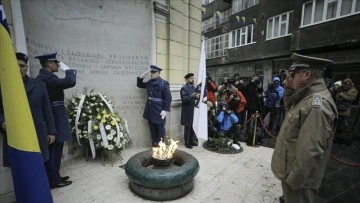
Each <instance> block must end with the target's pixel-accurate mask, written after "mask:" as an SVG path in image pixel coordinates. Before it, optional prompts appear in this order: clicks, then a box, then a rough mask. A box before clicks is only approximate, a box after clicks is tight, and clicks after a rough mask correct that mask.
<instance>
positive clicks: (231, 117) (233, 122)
mask: <svg viewBox="0 0 360 203" xmlns="http://www.w3.org/2000/svg"><path fill="white" fill-rule="evenodd" d="M216 119H217V122H218V124H219V126H218V128H219V132H218V135H219V136H226V137H230V136H233V143H234V144H236V145H238V146H239V147H240V142H239V138H240V125H239V124H237V122H238V121H239V119H238V117H237V116H236V115H235V113H234V112H233V111H232V110H230V109H229V106H228V104H227V103H226V102H225V101H222V102H220V112H219V114H218V115H217V117H216Z"/></svg>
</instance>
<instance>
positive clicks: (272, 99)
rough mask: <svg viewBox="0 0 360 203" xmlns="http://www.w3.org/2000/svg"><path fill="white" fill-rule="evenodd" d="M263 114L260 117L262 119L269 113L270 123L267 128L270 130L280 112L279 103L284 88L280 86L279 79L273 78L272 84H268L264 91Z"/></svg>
mask: <svg viewBox="0 0 360 203" xmlns="http://www.w3.org/2000/svg"><path fill="white" fill-rule="evenodd" d="M264 95H265V98H266V100H265V104H264V112H263V114H262V115H261V117H262V118H263V119H264V118H265V117H266V115H267V114H268V113H269V112H270V122H269V125H268V128H269V129H270V130H272V128H273V125H274V123H275V120H276V118H277V116H278V115H279V112H280V101H281V99H282V97H283V96H284V88H283V87H281V86H280V78H279V77H274V79H273V83H269V84H268V86H267V87H266V89H265V93H264Z"/></svg>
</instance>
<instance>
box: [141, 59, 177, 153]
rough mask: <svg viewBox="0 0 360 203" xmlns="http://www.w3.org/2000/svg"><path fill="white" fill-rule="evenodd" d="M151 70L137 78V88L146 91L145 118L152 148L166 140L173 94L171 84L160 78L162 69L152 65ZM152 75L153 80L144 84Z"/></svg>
mask: <svg viewBox="0 0 360 203" xmlns="http://www.w3.org/2000/svg"><path fill="white" fill-rule="evenodd" d="M150 68H151V70H149V71H146V72H145V73H143V74H142V75H140V76H139V77H137V84H136V85H137V87H138V88H143V89H146V92H147V94H148V99H147V101H146V105H145V109H144V114H143V117H144V118H145V119H146V120H148V123H149V128H150V133H151V139H152V146H153V147H157V146H158V143H159V142H160V141H161V140H164V138H165V123H166V114H167V113H168V112H170V104H171V100H172V97H171V93H170V86H169V83H168V82H167V81H166V80H164V79H162V78H161V77H160V71H162V69H161V68H159V67H157V66H154V65H151V66H150ZM148 73H151V79H150V80H149V81H147V82H144V78H145V76H146V75H147V74H148Z"/></svg>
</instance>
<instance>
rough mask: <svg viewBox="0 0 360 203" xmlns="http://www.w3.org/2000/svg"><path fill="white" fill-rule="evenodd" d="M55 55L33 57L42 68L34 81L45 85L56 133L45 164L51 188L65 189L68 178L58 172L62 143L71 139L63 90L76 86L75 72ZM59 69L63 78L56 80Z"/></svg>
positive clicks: (68, 182) (68, 183) (69, 182)
mask: <svg viewBox="0 0 360 203" xmlns="http://www.w3.org/2000/svg"><path fill="white" fill-rule="evenodd" d="M56 55H57V53H50V54H44V55H40V56H36V57H35V58H37V59H39V60H40V64H41V67H42V69H40V71H39V75H38V76H37V77H36V80H38V81H42V82H44V83H45V84H46V88H47V91H48V94H49V99H50V103H51V108H52V112H53V115H54V121H55V125H56V131H57V135H56V139H55V143H54V144H52V145H49V153H50V159H49V161H47V163H46V171H47V173H48V179H49V183H50V187H51V188H59V187H65V186H68V185H70V184H71V183H72V181H69V176H64V177H61V176H60V172H59V171H60V165H61V156H62V152H63V147H64V142H65V141H70V140H71V138H72V137H71V130H70V125H69V120H68V117H67V113H66V108H65V105H64V97H65V95H64V89H68V88H71V87H74V86H75V85H76V70H73V69H70V68H69V67H68V66H67V65H65V64H64V63H63V62H60V61H58V60H57V58H56ZM59 68H60V69H61V70H63V71H64V72H65V74H66V75H65V78H58V77H57V76H56V75H55V74H54V72H58V71H59Z"/></svg>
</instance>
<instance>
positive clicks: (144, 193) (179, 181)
mask: <svg viewBox="0 0 360 203" xmlns="http://www.w3.org/2000/svg"><path fill="white" fill-rule="evenodd" d="M157 161H158V160H157ZM162 162H163V160H161V161H160V163H162ZM165 162H170V164H160V165H158V164H157V163H154V161H153V158H152V150H148V151H144V152H140V153H137V154H135V155H134V156H133V157H131V158H130V159H129V160H128V161H127V162H126V164H125V173H126V175H127V176H128V178H129V180H130V183H129V185H130V189H131V190H132V191H133V192H134V193H135V194H137V195H139V196H140V197H142V198H145V199H150V200H155V201H166V200H174V199H178V198H180V197H183V196H185V195H187V194H188V193H189V192H190V191H191V190H192V189H193V187H194V177H195V176H196V174H197V173H198V171H199V168H200V166H199V162H198V161H197V159H196V158H195V157H194V156H192V155H191V154H189V153H186V152H184V151H181V150H177V151H176V152H175V153H174V155H173V159H172V161H165Z"/></svg>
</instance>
